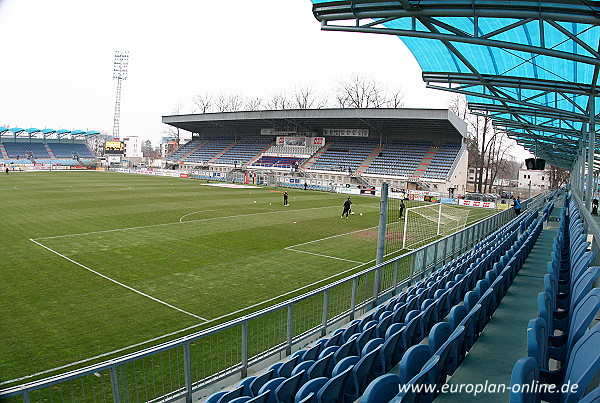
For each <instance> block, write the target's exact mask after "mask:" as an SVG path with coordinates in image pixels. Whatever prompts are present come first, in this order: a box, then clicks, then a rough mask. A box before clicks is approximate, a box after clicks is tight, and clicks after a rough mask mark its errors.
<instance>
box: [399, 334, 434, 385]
mask: <svg viewBox="0 0 600 403" xmlns="http://www.w3.org/2000/svg"><path fill="white" fill-rule="evenodd" d="M430 358H431V351H430V350H429V346H427V345H425V344H417V345H415V346H412V347H410V348H409V349H408V350H406V352H405V353H404V356H403V357H402V359H401V360H400V371H399V376H400V383H402V384H405V383H408V381H410V380H411V379H412V378H413V377H414V376H415V375H417V374H418V373H419V372H420V371H421V369H422V368H423V365H425V363H426V362H427V361H428V360H429V359H430Z"/></svg>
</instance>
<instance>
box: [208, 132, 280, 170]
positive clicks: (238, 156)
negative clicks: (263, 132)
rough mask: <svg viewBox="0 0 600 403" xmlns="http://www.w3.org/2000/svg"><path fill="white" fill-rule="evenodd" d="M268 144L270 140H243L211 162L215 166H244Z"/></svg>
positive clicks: (248, 138) (262, 138) (251, 138)
mask: <svg viewBox="0 0 600 403" xmlns="http://www.w3.org/2000/svg"><path fill="white" fill-rule="evenodd" d="M269 144H271V139H270V138H267V139H265V138H264V137H261V138H256V137H254V138H253V137H247V138H243V139H241V140H239V141H238V142H237V143H235V145H234V146H233V147H231V148H230V149H229V150H227V151H226V152H225V153H224V154H223V155H221V156H220V157H219V158H217V159H216V160H215V161H213V162H214V163H216V164H246V163H247V162H248V161H250V160H251V159H252V158H254V157H256V155H257V154H258V153H260V152H262V151H263V150H264V149H265V148H266V147H268V146H269Z"/></svg>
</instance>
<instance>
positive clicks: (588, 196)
mask: <svg viewBox="0 0 600 403" xmlns="http://www.w3.org/2000/svg"><path fill="white" fill-rule="evenodd" d="M589 116H590V123H589V125H588V169H587V189H586V192H585V207H586V208H587V209H588V210H590V211H591V209H592V197H593V195H594V194H593V192H592V190H593V189H594V151H595V150H596V121H595V120H596V119H595V118H596V105H595V97H594V95H593V94H592V95H590V101H589Z"/></svg>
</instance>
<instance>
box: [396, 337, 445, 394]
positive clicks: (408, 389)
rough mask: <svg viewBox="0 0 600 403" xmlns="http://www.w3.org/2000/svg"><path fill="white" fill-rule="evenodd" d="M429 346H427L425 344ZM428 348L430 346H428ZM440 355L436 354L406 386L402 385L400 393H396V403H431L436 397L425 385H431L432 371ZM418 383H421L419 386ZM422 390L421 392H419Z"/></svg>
mask: <svg viewBox="0 0 600 403" xmlns="http://www.w3.org/2000/svg"><path fill="white" fill-rule="evenodd" d="M424 347H426V348H427V346H424ZM427 350H428V348H427ZM439 358H440V357H439V356H438V355H434V356H433V357H431V358H430V359H429V360H427V362H426V363H425V364H424V365H423V367H422V368H421V370H420V371H419V373H417V374H416V375H415V376H414V377H412V378H411V379H410V380H409V381H408V382H407V383H406V385H404V386H405V387H404V388H402V387H401V391H400V393H398V395H396V397H395V398H394V400H392V401H393V402H394V403H413V402H418V403H431V402H432V401H433V399H434V396H433V393H431V391H427V390H426V389H425V388H424V385H431V384H432V382H431V377H432V371H433V370H434V368H435V366H436V365H437V362H438V360H439ZM417 385H421V386H419V387H417ZM419 390H420V392H418V391H419Z"/></svg>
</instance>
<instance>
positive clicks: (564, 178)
mask: <svg viewBox="0 0 600 403" xmlns="http://www.w3.org/2000/svg"><path fill="white" fill-rule="evenodd" d="M546 173H547V174H548V178H549V179H550V188H551V189H558V188H559V187H561V186H564V185H566V184H567V183H568V182H569V179H570V175H571V171H569V170H567V169H564V168H560V167H555V166H554V165H548V167H547V168H546Z"/></svg>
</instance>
